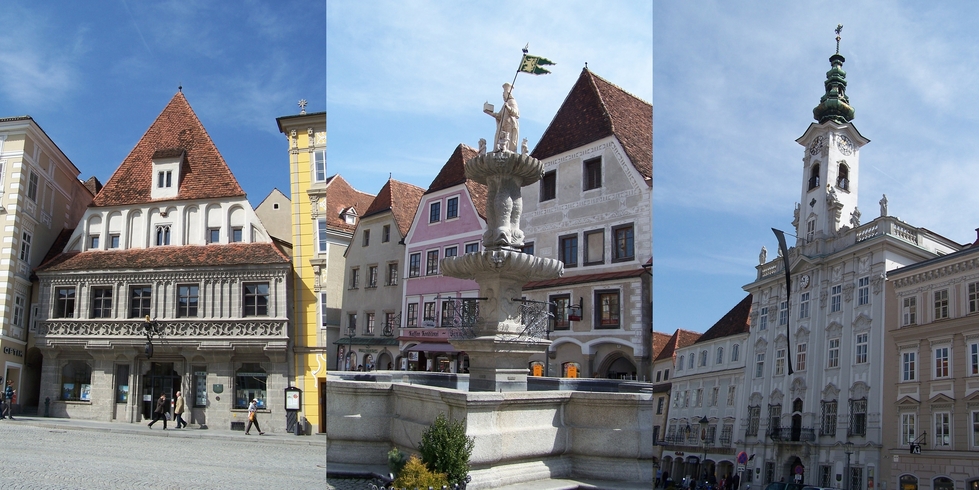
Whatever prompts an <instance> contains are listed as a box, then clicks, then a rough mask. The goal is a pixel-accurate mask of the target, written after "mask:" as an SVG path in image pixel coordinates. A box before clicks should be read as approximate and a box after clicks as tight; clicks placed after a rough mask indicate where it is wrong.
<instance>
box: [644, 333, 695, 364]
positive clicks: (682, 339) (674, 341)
mask: <svg viewBox="0 0 979 490" xmlns="http://www.w3.org/2000/svg"><path fill="white" fill-rule="evenodd" d="M699 338H700V334H699V333H697V332H691V331H689V330H683V329H682V328H678V329H677V330H676V332H673V336H672V337H670V340H668V341H666V346H664V347H663V350H662V351H660V353H659V355H658V356H656V358H655V359H653V361H661V360H663V359H671V358H672V357H673V354H674V353H675V352H676V350H677V349H681V348H683V347H686V346H688V345H693V344H694V342H696V341H697V339H699Z"/></svg>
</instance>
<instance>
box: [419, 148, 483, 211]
mask: <svg viewBox="0 0 979 490" xmlns="http://www.w3.org/2000/svg"><path fill="white" fill-rule="evenodd" d="M476 155H478V152H477V151H476V150H475V149H473V148H471V147H470V146H468V145H466V144H463V143H460V144H459V146H457V147H456V149H455V151H453V152H452V156H450V157H449V160H448V161H447V162H445V165H443V166H442V170H440V171H439V173H438V175H437V176H435V180H433V181H432V184H431V185H429V186H428V190H427V191H425V194H431V193H433V192H437V191H440V190H442V189H448V188H449V187H453V186H457V185H459V184H466V188H467V189H468V190H469V197H470V198H471V199H472V202H473V206H474V207H475V208H476V213H478V214H479V216H480V217H481V218H483V219H484V220H485V219H486V195H487V190H486V186H485V185H483V184H480V183H477V182H474V181H472V180H469V179H467V178H466V162H467V161H468V160H469V159H470V158H473V157H475V156H476Z"/></svg>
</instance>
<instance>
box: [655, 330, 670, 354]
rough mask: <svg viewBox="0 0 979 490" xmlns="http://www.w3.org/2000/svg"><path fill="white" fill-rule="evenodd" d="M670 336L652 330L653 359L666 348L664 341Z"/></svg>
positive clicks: (667, 340)
mask: <svg viewBox="0 0 979 490" xmlns="http://www.w3.org/2000/svg"><path fill="white" fill-rule="evenodd" d="M671 338H672V336H670V335H667V334H665V333H663V332H653V359H656V356H658V355H659V353H660V352H661V351H662V350H663V349H665V348H666V343H667V342H669V341H670V339H671Z"/></svg>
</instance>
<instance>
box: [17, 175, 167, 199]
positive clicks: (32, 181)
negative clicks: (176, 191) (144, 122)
mask: <svg viewBox="0 0 979 490" xmlns="http://www.w3.org/2000/svg"><path fill="white" fill-rule="evenodd" d="M151 178H152V177H151ZM27 197H28V198H29V199H30V200H31V201H34V202H37V174H36V173H34V171H33V170H31V174H30V177H29V178H28V182H27Z"/></svg>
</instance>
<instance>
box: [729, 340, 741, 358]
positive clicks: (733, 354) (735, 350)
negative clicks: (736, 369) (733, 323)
mask: <svg viewBox="0 0 979 490" xmlns="http://www.w3.org/2000/svg"><path fill="white" fill-rule="evenodd" d="M740 349H741V344H734V345H732V346H731V362H737V361H738V357H740V355H741V353H740V352H738V351H739V350H740Z"/></svg>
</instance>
